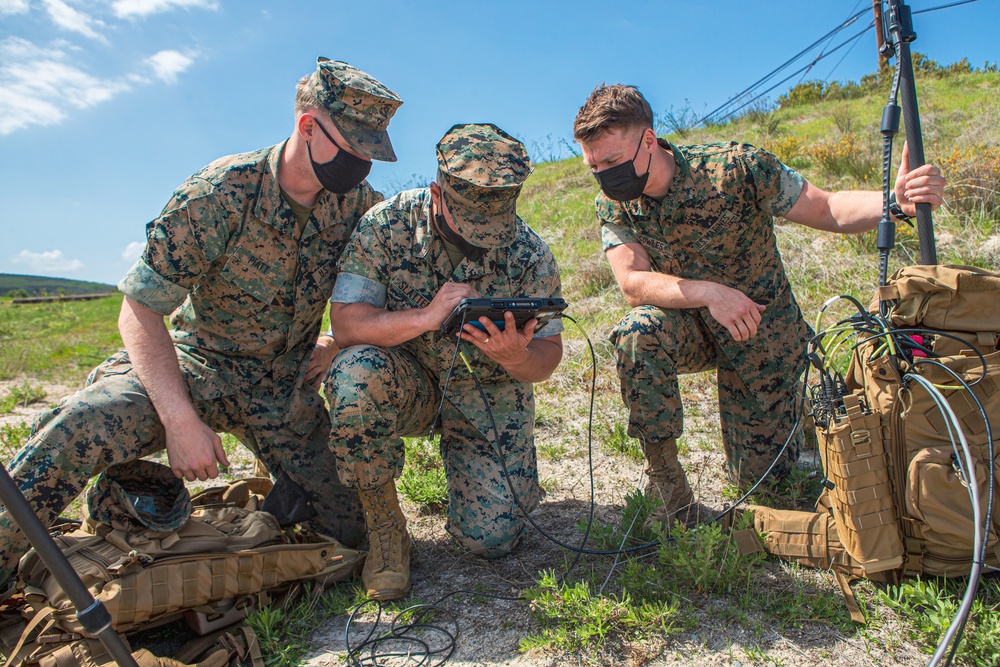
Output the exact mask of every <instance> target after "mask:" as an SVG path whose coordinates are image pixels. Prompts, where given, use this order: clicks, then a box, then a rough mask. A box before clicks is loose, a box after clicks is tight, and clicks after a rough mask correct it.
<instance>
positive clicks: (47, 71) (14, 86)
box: [0, 37, 129, 135]
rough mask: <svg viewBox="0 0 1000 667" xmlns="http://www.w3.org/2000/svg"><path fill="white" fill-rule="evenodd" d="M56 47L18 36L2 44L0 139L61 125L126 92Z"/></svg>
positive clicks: (123, 86)
mask: <svg viewBox="0 0 1000 667" xmlns="http://www.w3.org/2000/svg"><path fill="white" fill-rule="evenodd" d="M67 56H68V54H67V53H66V51H64V50H62V49H60V48H48V49H46V48H42V47H39V46H36V45H35V44H32V43H31V42H29V41H27V40H25V39H21V38H19V37H10V38H8V39H5V40H0V135H4V134H10V133H11V132H14V131H16V130H19V129H23V128H25V127H29V126H31V125H51V124H53V123H58V122H61V121H62V120H64V119H65V118H66V116H67V114H68V112H70V111H71V110H72V109H74V108H76V109H86V108H88V107H91V106H94V105H95V104H98V103H100V102H104V101H106V100H109V99H111V98H112V97H114V96H115V95H117V94H118V93H120V92H122V91H124V90H128V87H129V86H128V84H127V83H125V82H124V81H116V80H113V79H102V78H98V77H95V76H91V75H90V74H87V73H86V72H84V71H83V70H81V69H80V68H79V67H77V66H76V65H75V64H71V63H72V62H73V61H72V59H71V58H69V57H67Z"/></svg>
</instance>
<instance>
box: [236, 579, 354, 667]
mask: <svg viewBox="0 0 1000 667" xmlns="http://www.w3.org/2000/svg"><path fill="white" fill-rule="evenodd" d="M362 599H364V598H363V595H362V593H361V590H360V588H359V587H357V586H353V585H351V584H349V583H342V584H339V585H337V586H335V587H333V588H329V589H327V590H326V591H320V590H318V589H314V588H313V587H311V586H309V585H305V586H302V587H301V588H300V589H299V590H297V591H293V592H291V593H289V594H288V595H286V596H285V599H284V601H283V602H282V603H281V604H280V605H271V606H268V607H261V608H260V609H257V610H256V611H254V612H253V613H252V614H250V615H249V616H247V625H249V626H250V627H251V628H252V629H253V631H254V633H256V635H257V639H258V640H259V641H260V652H261V655H263V656H264V664H265V665H267V666H268V667H291V666H292V665H298V664H301V661H302V657H303V656H304V655H305V653H306V651H307V650H308V648H309V638H310V637H311V636H312V634H313V632H315V631H316V629H317V628H319V627H320V626H321V625H323V623H324V622H325V621H326V620H327V619H329V618H332V617H334V616H340V615H343V614H345V613H347V612H349V611H350V610H351V609H352V608H353V607H354V606H355V605H357V604H358V603H359V602H360V601H361V600H362Z"/></svg>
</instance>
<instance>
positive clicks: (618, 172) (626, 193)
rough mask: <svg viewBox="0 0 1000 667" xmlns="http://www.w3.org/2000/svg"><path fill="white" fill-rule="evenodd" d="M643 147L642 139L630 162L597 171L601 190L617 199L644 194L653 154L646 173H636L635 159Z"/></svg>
mask: <svg viewBox="0 0 1000 667" xmlns="http://www.w3.org/2000/svg"><path fill="white" fill-rule="evenodd" d="M640 148H642V139H640V140H639V145H638V146H636V148H635V155H633V156H632V159H631V160H629V161H628V162H622V163H621V164H616V165H615V166H613V167H608V168H607V169H605V170H603V171H595V172H594V178H596V179H597V182H598V184H600V186H601V191H602V192H603V193H604V194H606V195H607V196H608V197H610V198H611V199H614V200H615V201H631V200H632V199H638V198H639V197H640V196H642V191H643V190H645V189H646V181H648V180H649V167H650V166H651V165H652V164H653V154H652V153H650V154H649V164H648V165H646V173H645V174H643V175H642V176H636V175H635V159H636V158H637V157H638V156H639V149H640Z"/></svg>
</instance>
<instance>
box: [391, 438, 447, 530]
mask: <svg viewBox="0 0 1000 667" xmlns="http://www.w3.org/2000/svg"><path fill="white" fill-rule="evenodd" d="M439 440H440V438H435V439H433V440H431V439H429V438H406V439H405V441H404V442H405V448H406V449H405V456H406V465H405V466H404V467H403V473H402V474H401V475H400V476H399V485H398V486H399V491H400V493H402V494H403V495H404V496H406V497H407V498H409V499H410V501H412V502H414V503H416V504H417V505H419V506H420V509H421V510H422V511H426V512H431V513H438V512H441V511H443V510H444V508H445V507H446V506H447V505H448V486H447V482H446V480H445V474H444V464H443V463H442V461H441V454H440V451H439V450H438V442H439Z"/></svg>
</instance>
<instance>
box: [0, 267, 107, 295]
mask: <svg viewBox="0 0 1000 667" xmlns="http://www.w3.org/2000/svg"><path fill="white" fill-rule="evenodd" d="M114 290H115V286H114V285H106V284H104V283H92V282H87V281H85V280H67V279H65V278H47V277H45V276H22V275H16V274H11V273H0V297H4V296H15V294H16V296H55V295H58V294H98V293H101V292H113V291H114ZM22 291H23V294H22V293H21V292H22ZM12 292H13V293H15V294H12Z"/></svg>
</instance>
